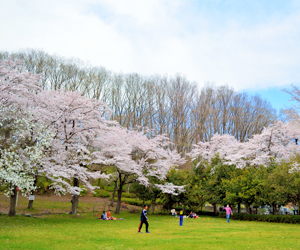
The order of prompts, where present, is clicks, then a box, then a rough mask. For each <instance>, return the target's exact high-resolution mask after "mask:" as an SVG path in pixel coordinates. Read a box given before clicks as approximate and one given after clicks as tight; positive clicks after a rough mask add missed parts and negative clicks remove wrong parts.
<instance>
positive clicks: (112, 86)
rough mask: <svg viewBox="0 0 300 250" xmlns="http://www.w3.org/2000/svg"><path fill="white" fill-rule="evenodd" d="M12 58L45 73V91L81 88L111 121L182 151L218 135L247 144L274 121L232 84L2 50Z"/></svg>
mask: <svg viewBox="0 0 300 250" xmlns="http://www.w3.org/2000/svg"><path fill="white" fill-rule="evenodd" d="M9 57H13V58H16V59H22V60H23V61H24V64H25V67H26V69H27V70H28V71H31V72H34V73H38V74H42V76H43V78H42V80H41V84H42V86H43V88H44V89H54V90H58V89H62V90H70V91H75V90H78V91H81V92H82V93H83V95H85V96H87V97H90V98H96V99H101V100H102V101H103V102H106V103H107V104H108V106H109V107H110V108H111V109H112V111H113V114H112V117H111V119H114V120H117V121H118V122H119V123H120V124H121V125H122V126H124V127H127V128H130V127H138V126H143V127H148V128H149V129H152V131H153V133H154V134H167V135H169V136H170V138H171V140H172V141H173V142H174V143H175V145H176V147H177V149H178V150H179V151H180V152H182V153H185V152H189V151H190V148H191V145H192V144H194V143H197V142H199V141H208V140H209V139H210V138H211V136H212V135H213V134H215V133H219V134H221V135H222V134H231V135H233V136H235V137H236V138H237V139H238V140H241V141H245V140H247V138H249V137H252V136H253V135H254V134H258V133H260V132H261V130H262V129H263V127H265V126H268V125H269V124H271V123H273V122H274V121H275V120H276V111H275V109H274V108H273V107H272V106H271V105H270V103H269V102H268V101H267V100H264V99H262V98H261V97H260V96H258V95H255V96H249V95H247V94H246V93H239V92H235V91H234V90H233V89H231V88H229V87H228V86H220V87H216V86H210V85H206V86H205V87H203V88H202V89H199V88H198V86H197V84H196V83H194V82H190V81H188V79H187V78H186V77H185V76H182V75H179V74H178V75H175V76H172V77H167V76H160V75H151V76H143V75H140V74H137V73H132V74H124V73H116V72H112V71H109V70H107V69H105V68H104V67H91V66H87V65H86V64H84V63H83V62H81V61H80V60H78V59H65V58H62V57H58V56H53V55H49V54H47V53H45V52H43V51H40V50H24V51H20V52H17V53H8V52H0V59H2V60H3V59H6V58H9Z"/></svg>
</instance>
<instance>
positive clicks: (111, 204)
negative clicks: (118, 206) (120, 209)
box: [110, 177, 118, 207]
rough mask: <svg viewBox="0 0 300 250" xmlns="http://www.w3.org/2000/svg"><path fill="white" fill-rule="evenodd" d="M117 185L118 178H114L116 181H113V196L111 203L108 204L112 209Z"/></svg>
mask: <svg viewBox="0 0 300 250" xmlns="http://www.w3.org/2000/svg"><path fill="white" fill-rule="evenodd" d="M117 185H118V177H117V178H116V180H115V186H114V191H113V194H112V199H111V202H110V206H111V207H113V206H114V201H115V193H116V189H117Z"/></svg>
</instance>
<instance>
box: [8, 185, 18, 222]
mask: <svg viewBox="0 0 300 250" xmlns="http://www.w3.org/2000/svg"><path fill="white" fill-rule="evenodd" d="M16 203H17V186H14V190H13V194H11V195H10V207H9V213H8V215H9V216H15V215H16Z"/></svg>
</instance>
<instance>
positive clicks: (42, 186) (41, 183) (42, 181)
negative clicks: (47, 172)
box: [36, 177, 51, 194]
mask: <svg viewBox="0 0 300 250" xmlns="http://www.w3.org/2000/svg"><path fill="white" fill-rule="evenodd" d="M50 184H51V182H50V181H49V180H48V179H47V178H46V177H39V178H38V180H37V183H36V186H37V188H38V193H39V194H43V193H45V192H47V190H48V189H49V186H50Z"/></svg>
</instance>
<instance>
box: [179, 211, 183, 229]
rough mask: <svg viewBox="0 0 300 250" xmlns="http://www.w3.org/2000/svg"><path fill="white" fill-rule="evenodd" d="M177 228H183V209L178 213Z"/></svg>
mask: <svg viewBox="0 0 300 250" xmlns="http://www.w3.org/2000/svg"><path fill="white" fill-rule="evenodd" d="M179 226H181V227H182V226H183V208H182V209H181V210H180V212H179Z"/></svg>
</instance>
